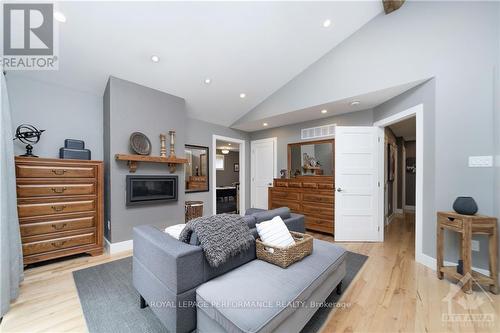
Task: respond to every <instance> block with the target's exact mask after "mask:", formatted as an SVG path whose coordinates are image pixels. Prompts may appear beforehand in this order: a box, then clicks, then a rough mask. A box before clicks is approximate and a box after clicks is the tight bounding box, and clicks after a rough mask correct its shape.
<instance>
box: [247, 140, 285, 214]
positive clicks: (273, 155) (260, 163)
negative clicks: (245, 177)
mask: <svg viewBox="0 0 500 333" xmlns="http://www.w3.org/2000/svg"><path fill="white" fill-rule="evenodd" d="M276 146H277V138H268V139H261V140H254V141H252V142H250V151H251V152H252V157H251V160H250V163H251V167H250V170H251V172H250V174H251V177H252V179H251V185H250V186H251V187H250V190H251V194H250V196H251V207H252V208H260V209H268V208H269V207H268V188H269V187H271V186H272V185H273V180H274V178H276V177H278V166H277V152H276Z"/></svg>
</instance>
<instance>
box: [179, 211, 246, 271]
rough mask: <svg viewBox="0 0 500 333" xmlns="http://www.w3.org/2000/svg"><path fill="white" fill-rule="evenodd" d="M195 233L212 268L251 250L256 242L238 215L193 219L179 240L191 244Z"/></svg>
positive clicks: (187, 224)
mask: <svg viewBox="0 0 500 333" xmlns="http://www.w3.org/2000/svg"><path fill="white" fill-rule="evenodd" d="M193 232H196V234H197V236H198V239H199V240H200V244H201V247H202V248H203V252H204V254H205V258H207V261H208V263H209V264H210V266H212V267H218V266H220V265H222V264H224V263H225V262H226V261H227V260H228V259H229V258H231V257H233V256H235V255H238V254H240V253H241V252H243V251H245V250H247V249H249V248H250V245H252V243H253V242H254V241H255V239H254V238H253V236H252V233H251V232H250V229H249V228H248V225H247V224H246V223H245V221H244V220H243V217H241V216H239V215H236V214H220V215H213V216H203V217H198V218H196V219H193V220H191V221H189V222H188V223H186V227H185V228H184V230H182V232H181V235H180V236H179V240H180V241H181V242H184V243H189V240H190V239H191V234H192V233H193Z"/></svg>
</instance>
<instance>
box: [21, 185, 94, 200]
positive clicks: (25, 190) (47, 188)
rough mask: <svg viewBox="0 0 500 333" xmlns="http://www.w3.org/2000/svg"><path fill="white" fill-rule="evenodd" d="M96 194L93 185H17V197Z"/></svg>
mask: <svg viewBox="0 0 500 333" xmlns="http://www.w3.org/2000/svg"><path fill="white" fill-rule="evenodd" d="M92 194H96V187H95V183H81V184H68V183H66V184H59V183H54V184H48V183H45V184H32V183H18V184H17V197H18V198H30V197H49V196H64V195H92Z"/></svg>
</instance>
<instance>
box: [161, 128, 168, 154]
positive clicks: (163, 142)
mask: <svg viewBox="0 0 500 333" xmlns="http://www.w3.org/2000/svg"><path fill="white" fill-rule="evenodd" d="M166 139H167V138H166V136H165V134H160V156H161V157H167V142H166V141H167V140H166Z"/></svg>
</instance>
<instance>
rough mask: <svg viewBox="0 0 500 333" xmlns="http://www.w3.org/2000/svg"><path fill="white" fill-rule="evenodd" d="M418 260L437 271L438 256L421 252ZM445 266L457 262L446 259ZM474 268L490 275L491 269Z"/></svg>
mask: <svg viewBox="0 0 500 333" xmlns="http://www.w3.org/2000/svg"><path fill="white" fill-rule="evenodd" d="M417 262H419V263H421V264H422V265H424V266H426V267H428V268H430V269H432V270H433V271H436V265H437V261H436V258H433V257H431V256H428V255H427V254H423V253H421V254H420V256H419V258H417ZM444 265H445V266H456V265H457V263H453V262H451V261H446V260H445V261H444ZM472 270H474V271H476V272H479V273H481V274H484V275H487V276H489V275H490V271H489V270H488V269H483V268H478V267H472Z"/></svg>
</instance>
